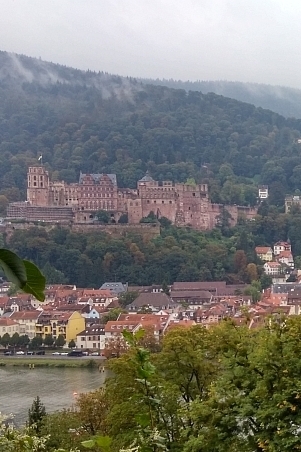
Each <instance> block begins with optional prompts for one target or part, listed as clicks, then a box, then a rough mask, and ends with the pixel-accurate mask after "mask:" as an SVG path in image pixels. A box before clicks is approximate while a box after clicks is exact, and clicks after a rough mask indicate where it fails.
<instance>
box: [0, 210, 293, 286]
mask: <svg viewBox="0 0 301 452" xmlns="http://www.w3.org/2000/svg"><path fill="white" fill-rule="evenodd" d="M160 221H161V223H162V229H161V235H160V236H159V237H156V238H155V239H153V240H146V239H144V238H143V237H141V236H139V235H135V234H129V235H127V236H126V237H122V238H114V237H111V236H110V235H108V234H106V233H104V232H99V231H98V232H95V233H86V234H83V233H74V232H72V231H70V230H68V229H67V228H60V227H57V228H55V229H53V230H52V231H50V232H47V231H46V229H44V228H42V227H40V228H35V229H29V230H25V231H22V230H19V231H18V230H16V231H15V232H14V234H13V235H12V236H11V237H10V240H9V242H6V243H3V245H6V246H7V247H9V248H10V249H11V250H13V251H16V252H17V253H18V254H19V255H20V256H21V257H22V258H26V259H29V260H31V261H33V262H35V263H36V264H37V265H38V266H39V267H40V268H41V269H42V271H43V273H44V274H45V276H46V278H47V282H49V283H65V282H67V283H69V284H76V285H77V286H80V287H99V286H100V285H101V284H102V283H103V282H105V281H123V282H128V283H129V284H131V285H151V284H162V283H163V282H164V281H165V282H166V283H168V284H171V283H173V282H174V281H211V280H215V281H219V280H221V281H227V282H228V283H230V284H231V283H250V282H252V281H253V280H260V282H261V284H262V287H266V278H265V276H264V275H263V268H262V263H261V262H260V261H259V260H258V259H257V257H256V255H255V246H258V245H269V246H271V245H273V243H275V242H277V241H278V240H287V238H289V239H290V240H291V244H292V250H293V254H294V258H295V263H296V266H297V267H298V268H301V239H300V229H301V215H300V212H298V211H296V212H294V211H293V212H292V213H291V214H279V213H278V212H277V209H276V208H270V209H268V207H267V206H266V205H262V206H261V207H260V208H259V215H258V216H257V217H256V218H255V220H254V221H244V220H240V222H239V224H237V225H236V227H235V228H229V227H228V225H227V221H226V219H225V221H224V222H222V223H221V224H220V226H219V228H217V229H214V230H212V231H208V232H199V231H194V230H191V229H186V228H176V227H174V226H170V225H169V224H168V222H166V221H164V219H162V220H160ZM4 238H5V237H4ZM0 244H1V235H0Z"/></svg>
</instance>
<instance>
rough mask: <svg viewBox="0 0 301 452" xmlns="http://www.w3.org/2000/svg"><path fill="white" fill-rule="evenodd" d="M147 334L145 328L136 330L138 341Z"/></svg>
mask: <svg viewBox="0 0 301 452" xmlns="http://www.w3.org/2000/svg"><path fill="white" fill-rule="evenodd" d="M144 335H145V330H144V329H143V328H141V329H140V330H138V331H136V333H135V339H136V340H137V341H139V340H140V339H142V338H143V337H144Z"/></svg>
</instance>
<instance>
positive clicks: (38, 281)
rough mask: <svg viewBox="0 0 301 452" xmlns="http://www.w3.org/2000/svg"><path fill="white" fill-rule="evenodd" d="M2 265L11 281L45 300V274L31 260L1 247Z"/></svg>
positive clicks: (0, 258)
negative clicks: (23, 258)
mask: <svg viewBox="0 0 301 452" xmlns="http://www.w3.org/2000/svg"><path fill="white" fill-rule="evenodd" d="M0 266H1V267H2V269H3V271H4V273H5V276H6V277H7V279H8V280H9V281H11V282H12V283H14V284H15V286H16V287H17V288H18V289H20V290H22V291H23V292H25V293H28V294H31V295H33V296H34V297H35V298H36V299H37V300H39V301H44V300H45V295H44V290H45V284H46V279H45V276H44V275H43V274H42V273H41V272H40V270H39V269H38V267H37V266H36V265H35V264H33V263H32V262H30V261H27V260H22V259H21V258H20V257H19V256H17V254H15V253H13V252H12V251H10V250H7V249H4V248H0Z"/></svg>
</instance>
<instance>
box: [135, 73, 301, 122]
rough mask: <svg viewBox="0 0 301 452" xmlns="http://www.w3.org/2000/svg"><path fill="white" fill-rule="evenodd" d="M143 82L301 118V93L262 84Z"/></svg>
mask: <svg viewBox="0 0 301 452" xmlns="http://www.w3.org/2000/svg"><path fill="white" fill-rule="evenodd" d="M141 80H142V82H143V83H152V84H154V85H163V86H167V87H168V88H175V89H185V90H186V91H187V92H188V91H201V92H202V93H204V94H206V93H215V94H220V95H221V96H226V97H231V98H232V99H236V100H240V101H242V102H247V103H249V104H253V105H255V106H256V107H262V108H266V109H268V110H272V111H275V112H277V113H279V114H280V115H283V116H285V117H287V118H293V117H294V118H301V90H300V89H296V88H288V87H286V86H273V85H264V84H262V83H243V82H229V81H225V80H210V81H207V80H198V81H196V82H190V81H189V80H187V81H185V82H184V81H181V80H173V79H169V80H166V79H163V80H160V79H156V80H153V79H141Z"/></svg>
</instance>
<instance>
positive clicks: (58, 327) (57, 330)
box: [36, 311, 85, 344]
mask: <svg viewBox="0 0 301 452" xmlns="http://www.w3.org/2000/svg"><path fill="white" fill-rule="evenodd" d="M84 329H85V319H84V317H83V316H82V315H81V314H80V313H79V312H77V311H73V312H65V311H44V312H43V313H42V314H41V315H40V317H39V323H38V324H37V325H36V335H37V336H40V337H42V339H45V336H47V334H51V335H52V337H53V338H54V339H56V338H57V337H58V336H60V335H62V336H64V338H65V341H66V343H67V344H68V343H69V342H70V341H71V340H72V339H73V340H74V341H76V336H77V334H79V333H80V332H81V331H83V330H84Z"/></svg>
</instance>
